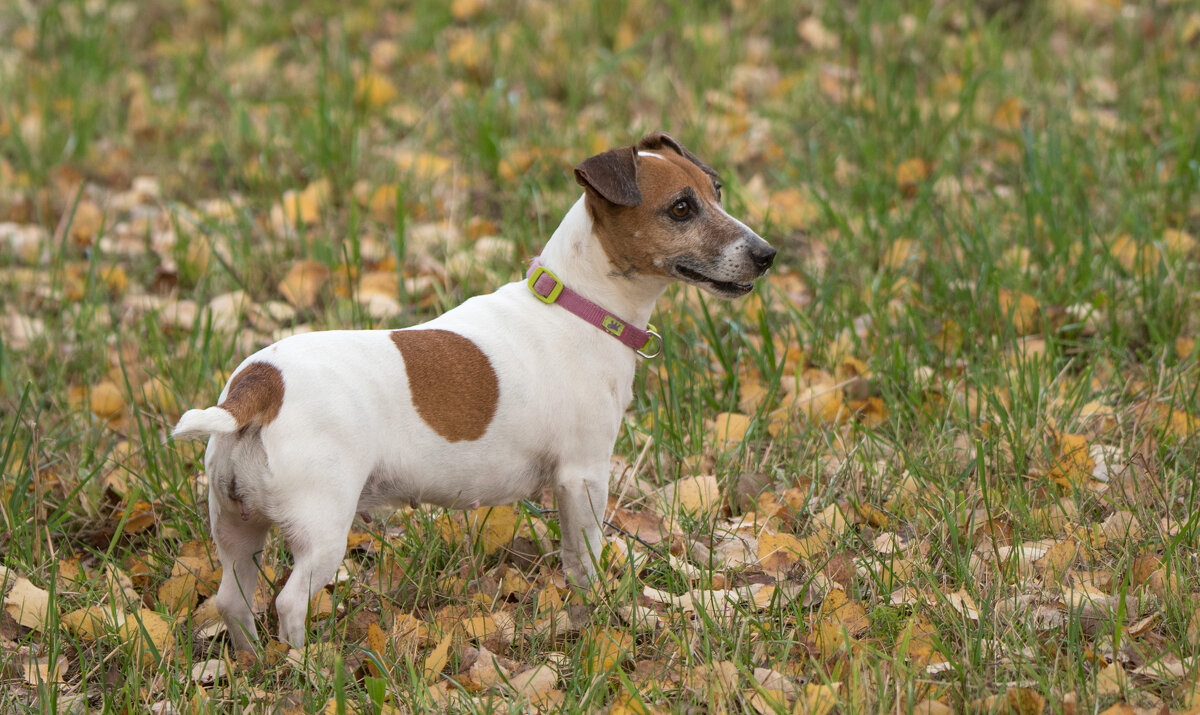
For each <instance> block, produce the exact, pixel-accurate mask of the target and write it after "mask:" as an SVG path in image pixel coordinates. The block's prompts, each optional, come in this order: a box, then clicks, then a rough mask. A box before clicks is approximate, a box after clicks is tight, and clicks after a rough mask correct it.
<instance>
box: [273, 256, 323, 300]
mask: <svg viewBox="0 0 1200 715" xmlns="http://www.w3.org/2000/svg"><path fill="white" fill-rule="evenodd" d="M328 280H329V267H328V266H326V265H325V264H323V263H319V262H317V261H313V260H301V261H296V262H295V263H293V264H292V267H291V268H290V269H288V272H287V275H286V276H284V278H283V280H282V281H280V282H279V293H280V294H281V295H282V296H283V297H284V299H285V300H287V302H289V303H291V304H292V305H293V306H294V307H295V308H297V309H298V310H304V309H307V308H311V307H313V306H314V305H315V304H316V302H317V297H318V295H319V294H320V292H321V289H322V288H323V287H324V286H325V283H326V282H327V281H328Z"/></svg>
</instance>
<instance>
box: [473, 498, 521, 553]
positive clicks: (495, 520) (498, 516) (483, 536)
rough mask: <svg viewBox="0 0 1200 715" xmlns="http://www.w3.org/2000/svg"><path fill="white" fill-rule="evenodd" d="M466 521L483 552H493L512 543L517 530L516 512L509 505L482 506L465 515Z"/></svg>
mask: <svg viewBox="0 0 1200 715" xmlns="http://www.w3.org/2000/svg"><path fill="white" fill-rule="evenodd" d="M467 523H469V524H470V525H471V529H472V530H473V531H474V532H475V534H476V538H477V540H478V542H479V544H480V545H481V546H482V547H483V551H484V553H486V554H494V553H496V552H497V551H499V550H500V549H502V548H504V547H505V546H508V545H509V544H511V543H512V540H513V536H514V535H515V534H516V532H517V512H516V510H515V509H513V508H512V507H511V506H492V507H482V508H479V509H475V510H474V511H472V512H471V513H470V514H468V515H467Z"/></svg>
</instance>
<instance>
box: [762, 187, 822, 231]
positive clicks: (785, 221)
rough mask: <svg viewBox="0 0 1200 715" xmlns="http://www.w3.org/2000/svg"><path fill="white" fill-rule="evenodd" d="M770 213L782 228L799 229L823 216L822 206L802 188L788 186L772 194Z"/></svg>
mask: <svg viewBox="0 0 1200 715" xmlns="http://www.w3.org/2000/svg"><path fill="white" fill-rule="evenodd" d="M770 212H771V213H770V215H771V218H772V219H773V220H774V221H775V223H776V224H778V226H779V227H780V228H783V229H786V230H791V231H795V230H799V229H803V228H807V227H808V226H810V225H812V224H813V222H815V221H816V220H817V219H818V218H820V216H821V207H820V206H819V205H818V204H817V203H816V202H814V201H813V200H812V199H810V198H809V197H808V196H806V195H805V194H804V193H803V192H801V191H800V189H797V188H795V187H788V188H786V189H782V190H780V191H776V192H775V193H773V194H771V203H770Z"/></svg>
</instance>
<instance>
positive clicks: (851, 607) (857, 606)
mask: <svg viewBox="0 0 1200 715" xmlns="http://www.w3.org/2000/svg"><path fill="white" fill-rule="evenodd" d="M821 615H822V616H824V617H825V618H828V619H829V621H830V623H832V624H834V625H835V626H837V627H839V628H845V629H846V631H847V632H848V633H849V634H850V635H852V636H857V635H859V634H861V633H862V632H863V631H865V630H867V629H868V628H870V627H871V619H870V618H869V617H868V616H867V609H866V608H864V607H863V605H862V604H861V603H859V602H858V601H856V600H853V599H851V598H850V597H849V596H847V595H846V592H845V591H843V590H842V589H840V588H835V589H833V590H831V591H830V592H829V593H828V594H826V595H825V600H824V601H822V602H821Z"/></svg>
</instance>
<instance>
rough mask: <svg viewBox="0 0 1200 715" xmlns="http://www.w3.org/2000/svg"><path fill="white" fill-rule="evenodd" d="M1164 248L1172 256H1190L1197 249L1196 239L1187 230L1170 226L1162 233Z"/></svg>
mask: <svg viewBox="0 0 1200 715" xmlns="http://www.w3.org/2000/svg"><path fill="white" fill-rule="evenodd" d="M1162 242H1163V248H1165V249H1166V252H1167V254H1169V255H1172V256H1189V255H1191V254H1192V253H1194V252H1195V250H1196V239H1195V238H1192V234H1190V233H1188V232H1187V231H1180V230H1177V229H1173V228H1168V229H1166V230H1165V231H1163V233H1162Z"/></svg>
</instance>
